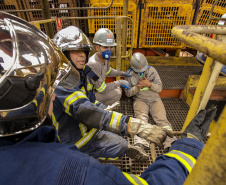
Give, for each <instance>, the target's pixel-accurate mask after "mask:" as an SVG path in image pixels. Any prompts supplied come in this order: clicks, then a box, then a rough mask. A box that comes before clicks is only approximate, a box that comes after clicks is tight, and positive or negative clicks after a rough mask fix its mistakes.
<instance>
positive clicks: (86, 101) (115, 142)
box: [52, 26, 159, 160]
mask: <svg viewBox="0 0 226 185" xmlns="http://www.w3.org/2000/svg"><path fill="white" fill-rule="evenodd" d="M53 41H54V43H55V44H56V46H57V47H59V48H61V49H62V51H63V53H64V55H65V56H66V57H67V59H68V60H69V61H70V62H71V64H72V65H73V66H74V68H75V69H76V70H78V71H79V74H80V81H79V82H78V85H77V86H76V87H75V88H73V89H66V88H63V87H62V86H60V85H59V86H58V87H57V88H56V90H55V94H56V98H55V100H54V103H53V105H54V106H53V114H52V119H53V124H54V126H55V127H56V129H57V134H58V137H59V140H60V142H62V143H68V144H75V145H76V146H77V147H78V148H79V149H80V151H82V152H84V153H86V154H89V155H91V156H92V157H94V158H101V159H106V158H111V159H112V158H113V159H115V158H117V157H121V156H123V155H124V154H125V153H126V154H127V156H128V157H130V158H136V159H139V160H147V159H148V157H149V156H148V155H147V154H146V153H145V152H144V150H143V149H142V148H141V147H139V146H133V145H128V142H127V141H126V140H125V139H124V138H123V137H121V136H119V135H127V136H128V135H129V133H128V130H127V127H126V125H127V123H128V122H129V120H131V121H130V122H131V124H130V125H131V126H132V127H133V125H137V124H140V120H138V119H134V118H129V117H127V116H124V115H122V114H120V113H117V112H107V111H104V110H103V108H106V107H105V105H103V104H102V103H100V102H97V101H95V94H94V92H93V85H92V84H91V83H90V79H92V80H93V81H95V80H98V78H99V77H98V76H97V75H96V74H95V73H94V72H93V71H92V70H91V68H90V67H89V66H87V65H86V63H87V62H88V56H89V52H90V50H92V49H93V46H92V44H91V42H90V41H89V39H88V37H87V36H86V35H85V34H84V33H83V32H82V31H81V30H80V29H78V28H77V27H75V26H69V27H67V28H64V29H62V30H60V31H59V32H57V33H56V35H55V36H54V39H53ZM94 104H96V105H94ZM138 122H139V123H138ZM142 124H143V123H142ZM156 129H159V128H156ZM112 132H114V133H112ZM115 133H116V134H115ZM130 135H131V136H133V135H134V134H133V133H132V134H131V133H130Z"/></svg>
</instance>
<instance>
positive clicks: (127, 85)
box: [118, 80, 130, 90]
mask: <svg viewBox="0 0 226 185" xmlns="http://www.w3.org/2000/svg"><path fill="white" fill-rule="evenodd" d="M118 81H119V84H120V86H121V87H124V88H126V89H127V90H128V89H129V88H130V83H129V82H128V81H126V80H118Z"/></svg>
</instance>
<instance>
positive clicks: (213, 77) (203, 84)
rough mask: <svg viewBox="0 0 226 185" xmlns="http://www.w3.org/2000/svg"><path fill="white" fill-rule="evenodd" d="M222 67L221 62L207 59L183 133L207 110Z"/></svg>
mask: <svg viewBox="0 0 226 185" xmlns="http://www.w3.org/2000/svg"><path fill="white" fill-rule="evenodd" d="M221 67H222V64H220V63H219V62H215V61H213V59H212V58H210V57H208V58H207V60H206V62H205V65H204V67H203V72H202V75H201V77H200V80H199V83H198V87H197V89H196V91H195V95H194V98H193V101H192V103H191V107H190V109H189V111H188V115H187V117H186V120H185V122H184V125H183V128H182V131H184V130H185V128H186V127H187V125H188V124H189V123H190V121H191V120H192V119H193V118H194V117H195V115H196V114H197V113H198V112H199V111H200V110H202V109H205V107H206V104H207V102H208V100H209V97H210V95H211V93H212V90H213V88H214V85H215V83H216V81H217V78H218V76H219V72H220V70H221Z"/></svg>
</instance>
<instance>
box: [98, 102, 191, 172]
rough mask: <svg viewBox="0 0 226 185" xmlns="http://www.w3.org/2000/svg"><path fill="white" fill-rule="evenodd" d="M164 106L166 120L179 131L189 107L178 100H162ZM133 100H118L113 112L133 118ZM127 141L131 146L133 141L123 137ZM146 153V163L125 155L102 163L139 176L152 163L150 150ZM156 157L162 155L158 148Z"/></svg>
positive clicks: (151, 120) (156, 148)
mask: <svg viewBox="0 0 226 185" xmlns="http://www.w3.org/2000/svg"><path fill="white" fill-rule="evenodd" d="M162 101H163V103H164V106H165V108H166V112H167V118H168V120H169V121H170V122H171V124H172V126H173V130H174V131H180V130H181V128H182V126H183V123H184V121H185V118H186V115H187V113H188V110H189V106H188V105H187V104H186V103H185V102H184V101H183V100H182V99H179V98H162ZM132 102H133V100H132V99H131V98H122V99H121V100H120V106H118V107H116V108H115V109H114V111H117V112H120V113H122V114H124V115H128V116H134V112H133V104H132ZM150 122H151V123H152V124H154V121H153V119H152V118H151V119H150ZM124 138H125V139H127V141H128V143H130V144H133V139H132V138H129V137H124ZM145 150H146V152H147V153H148V154H149V155H150V157H149V160H148V161H146V162H136V161H134V160H132V159H130V158H128V157H127V156H126V155H125V156H124V157H122V158H120V159H118V160H115V161H110V160H106V161H102V160H100V162H101V163H103V164H109V163H111V164H113V165H115V166H117V167H118V168H120V169H121V170H122V171H123V172H127V173H132V174H135V175H141V173H142V172H143V171H144V170H145V169H146V168H147V167H148V166H149V165H150V164H151V163H152V162H153V161H152V158H151V152H150V149H145ZM155 150H156V154H157V156H159V155H162V154H163V150H162V149H161V148H159V147H158V146H156V147H155Z"/></svg>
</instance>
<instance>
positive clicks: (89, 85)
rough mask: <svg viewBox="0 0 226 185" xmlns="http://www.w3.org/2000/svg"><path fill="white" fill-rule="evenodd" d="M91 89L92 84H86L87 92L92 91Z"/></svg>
mask: <svg viewBox="0 0 226 185" xmlns="http://www.w3.org/2000/svg"><path fill="white" fill-rule="evenodd" d="M92 89H93V84H91V83H88V84H87V90H88V91H90V90H92Z"/></svg>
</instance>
